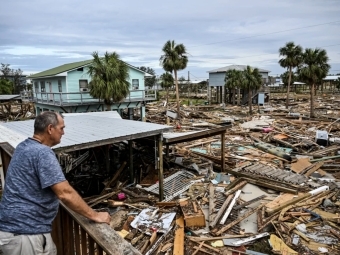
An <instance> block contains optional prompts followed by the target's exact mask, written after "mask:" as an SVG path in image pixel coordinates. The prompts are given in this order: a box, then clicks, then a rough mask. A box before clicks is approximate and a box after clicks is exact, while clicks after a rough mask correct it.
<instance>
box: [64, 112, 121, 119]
mask: <svg viewBox="0 0 340 255" xmlns="http://www.w3.org/2000/svg"><path fill="white" fill-rule="evenodd" d="M83 115H88V116H97V117H102V118H111V119H121V118H122V117H121V116H120V115H119V113H118V112H117V111H105V112H83V113H79V112H77V113H63V116H64V117H65V116H83Z"/></svg>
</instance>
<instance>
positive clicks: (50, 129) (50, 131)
mask: <svg viewBox="0 0 340 255" xmlns="http://www.w3.org/2000/svg"><path fill="white" fill-rule="evenodd" d="M52 127H53V126H52V124H50V125H48V126H47V132H48V134H49V135H50V134H52Z"/></svg>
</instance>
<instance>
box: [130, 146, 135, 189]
mask: <svg viewBox="0 0 340 255" xmlns="http://www.w3.org/2000/svg"><path fill="white" fill-rule="evenodd" d="M129 170H130V181H131V183H133V182H134V179H135V176H134V172H133V148H132V140H129Z"/></svg>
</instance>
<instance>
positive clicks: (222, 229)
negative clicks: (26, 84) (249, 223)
mask: <svg viewBox="0 0 340 255" xmlns="http://www.w3.org/2000/svg"><path fill="white" fill-rule="evenodd" d="M263 206H264V205H259V206H258V207H256V208H254V209H251V210H249V211H248V212H246V213H245V214H244V215H242V216H240V217H239V218H237V219H236V220H234V221H233V222H231V223H229V224H228V225H226V226H224V227H222V228H221V229H220V230H218V231H217V232H215V233H213V234H214V235H221V234H222V233H223V232H225V231H227V230H228V229H230V228H231V227H233V226H235V225H236V224H238V223H240V222H241V221H243V220H244V219H246V218H248V217H249V216H250V215H252V214H253V213H255V212H257V211H258V210H260V209H261V208H262V207H263Z"/></svg>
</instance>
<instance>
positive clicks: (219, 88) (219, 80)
mask: <svg viewBox="0 0 340 255" xmlns="http://www.w3.org/2000/svg"><path fill="white" fill-rule="evenodd" d="M246 68H247V66H246V65H230V66H225V67H222V68H218V69H214V70H211V71H208V73H209V87H208V99H209V101H210V102H211V101H215V102H218V103H221V102H223V98H224V94H225V91H224V85H225V81H224V79H225V75H226V73H227V71H229V70H237V71H244V70H245V69H246ZM252 68H255V67H252ZM258 69H259V73H260V74H261V76H262V80H263V84H266V83H268V76H269V72H270V71H268V70H265V69H261V68H258ZM213 90H214V91H215V94H216V95H215V96H214V97H215V100H212V97H213V96H212V94H213V93H212V91H213Z"/></svg>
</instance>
